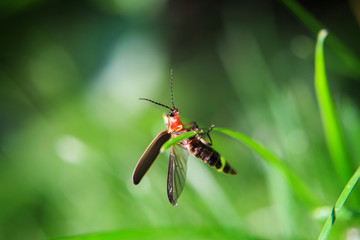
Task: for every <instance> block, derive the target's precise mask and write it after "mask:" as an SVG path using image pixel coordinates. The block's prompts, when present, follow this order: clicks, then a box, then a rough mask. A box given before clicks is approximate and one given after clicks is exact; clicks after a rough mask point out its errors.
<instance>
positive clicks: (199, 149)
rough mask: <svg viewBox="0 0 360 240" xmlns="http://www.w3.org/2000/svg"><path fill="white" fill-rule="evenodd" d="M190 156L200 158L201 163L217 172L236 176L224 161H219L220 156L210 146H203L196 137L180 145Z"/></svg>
mask: <svg viewBox="0 0 360 240" xmlns="http://www.w3.org/2000/svg"><path fill="white" fill-rule="evenodd" d="M182 145H183V147H185V148H187V149H188V150H189V152H190V153H191V154H193V155H194V156H195V157H197V158H200V159H201V160H202V161H203V162H206V163H208V164H209V165H210V166H212V167H215V168H216V169H218V170H219V171H222V172H224V173H228V174H236V171H235V170H234V169H233V168H232V167H231V166H230V164H229V163H228V162H226V161H222V160H221V156H220V154H219V153H218V152H217V151H215V150H214V149H213V148H211V147H210V146H207V145H205V144H204V143H202V142H201V141H200V140H199V139H197V138H196V137H192V138H190V139H189V140H188V141H187V143H186V144H182Z"/></svg>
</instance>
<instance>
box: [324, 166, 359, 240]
mask: <svg viewBox="0 0 360 240" xmlns="http://www.w3.org/2000/svg"><path fill="white" fill-rule="evenodd" d="M359 178H360V167H359V168H358V169H357V170H356V172H355V173H354V175H353V176H352V177H351V178H350V180H349V182H348V183H347V184H346V186H345V188H344V190H343V191H342V193H341V194H340V196H339V198H338V200H337V201H336V203H335V205H334V207H333V209H332V211H331V213H330V215H329V216H328V218H327V219H326V222H325V224H324V227H323V229H322V230H321V233H320V235H319V238H318V239H319V240H324V239H326V238H327V236H328V235H329V233H330V230H331V228H332V226H333V225H334V223H335V220H336V215H337V213H338V212H339V211H340V210H341V208H342V206H343V205H344V203H345V201H346V199H347V198H348V197H349V195H350V193H351V191H352V190H353V189H354V187H355V185H356V183H357V181H358V180H359Z"/></svg>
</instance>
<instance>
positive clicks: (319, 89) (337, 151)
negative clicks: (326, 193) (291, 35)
mask: <svg viewBox="0 0 360 240" xmlns="http://www.w3.org/2000/svg"><path fill="white" fill-rule="evenodd" d="M326 36H327V31H326V30H325V29H323V30H321V31H320V32H319V35H318V40H317V43H316V49H315V90H316V96H317V99H318V104H319V109H320V113H321V119H322V123H323V126H324V132H325V137H326V141H327V145H328V148H329V152H330V155H331V158H332V161H333V165H334V167H335V169H336V171H337V174H338V176H339V178H340V180H341V181H342V184H345V183H346V182H347V180H348V179H349V177H350V175H351V171H350V165H349V162H348V161H349V160H348V156H347V151H346V147H345V143H344V137H343V133H342V131H341V128H340V124H339V120H338V117H337V115H336V112H335V107H334V104H333V101H332V98H331V94H330V90H329V86H328V82H327V78H326V72H325V63H324V41H325V38H326Z"/></svg>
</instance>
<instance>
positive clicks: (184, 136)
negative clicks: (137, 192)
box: [160, 131, 197, 152]
mask: <svg viewBox="0 0 360 240" xmlns="http://www.w3.org/2000/svg"><path fill="white" fill-rule="evenodd" d="M196 134H197V133H196V132H193V131H189V132H186V133H183V134H180V135H179V136H177V137H175V138H172V139H170V140H168V141H167V142H166V143H164V145H163V146H162V148H161V149H160V152H163V151H165V150H166V149H168V148H169V147H171V146H172V145H175V144H177V143H179V142H181V141H182V140H185V139H187V138H190V137H193V136H195V135H196Z"/></svg>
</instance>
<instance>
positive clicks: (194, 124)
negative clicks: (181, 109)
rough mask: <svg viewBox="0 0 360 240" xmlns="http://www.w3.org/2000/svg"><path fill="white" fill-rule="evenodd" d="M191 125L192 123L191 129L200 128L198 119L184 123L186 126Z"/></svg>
mask: <svg viewBox="0 0 360 240" xmlns="http://www.w3.org/2000/svg"><path fill="white" fill-rule="evenodd" d="M189 125H191V127H190V129H191V130H193V129H197V128H199V126H198V125H197V124H196V121H192V122H188V123H187V124H185V125H184V127H185V126H189Z"/></svg>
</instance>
